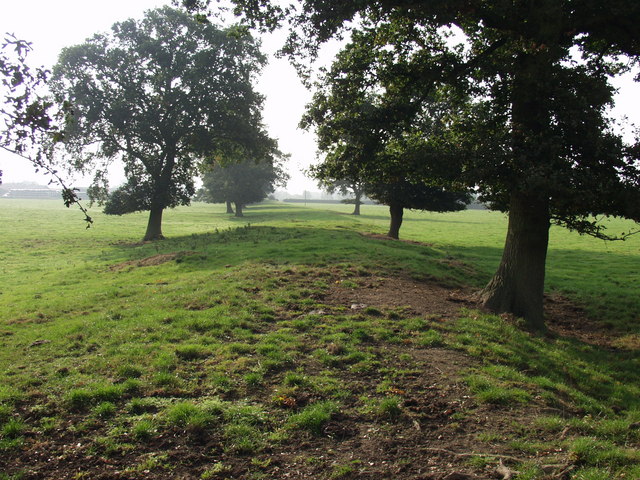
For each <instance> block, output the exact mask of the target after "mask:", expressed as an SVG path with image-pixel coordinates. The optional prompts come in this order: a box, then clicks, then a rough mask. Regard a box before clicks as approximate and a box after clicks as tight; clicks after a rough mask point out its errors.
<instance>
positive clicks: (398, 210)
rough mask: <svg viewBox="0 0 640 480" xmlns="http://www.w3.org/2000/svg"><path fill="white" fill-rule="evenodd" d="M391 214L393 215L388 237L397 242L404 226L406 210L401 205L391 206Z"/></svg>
mask: <svg viewBox="0 0 640 480" xmlns="http://www.w3.org/2000/svg"><path fill="white" fill-rule="evenodd" d="M389 213H390V214H391V222H390V223H389V233H387V236H389V237H391V238H395V239H396V240H397V239H398V238H399V234H400V226H401V225H402V215H403V214H404V208H403V207H401V206H399V205H389Z"/></svg>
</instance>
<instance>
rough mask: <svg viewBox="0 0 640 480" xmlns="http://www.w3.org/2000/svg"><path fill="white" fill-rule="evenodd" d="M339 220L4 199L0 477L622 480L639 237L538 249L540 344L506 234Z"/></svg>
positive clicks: (0, 206)
mask: <svg viewBox="0 0 640 480" xmlns="http://www.w3.org/2000/svg"><path fill="white" fill-rule="evenodd" d="M351 208H352V207H351V206H347V205H314V206H300V205H289V204H282V203H278V202H273V203H264V204H260V205H254V206H250V207H249V208H248V209H247V210H246V212H245V217H244V218H240V219H237V218H234V217H230V216H228V215H226V214H225V213H224V209H223V206H222V205H208V204H194V205H192V206H191V207H181V208H177V209H175V210H169V211H167V212H166V213H165V222H164V227H163V230H164V234H165V236H166V237H167V239H166V240H164V241H161V242H155V243H141V242H140V241H139V240H140V239H141V238H142V236H143V234H144V228H145V226H146V220H147V215H146V214H144V213H140V214H132V215H126V216H122V217H107V216H104V215H102V214H101V213H100V212H99V211H98V210H97V209H96V210H94V211H92V215H93V217H94V220H95V224H94V226H92V227H91V228H90V229H88V230H87V229H85V228H84V224H83V223H82V216H81V215H80V213H79V212H77V211H75V210H73V209H70V210H68V209H65V208H64V207H63V206H62V205H61V202H57V201H26V200H23V201H14V200H6V199H2V200H0V221H1V224H2V230H1V231H0V259H1V263H0V269H1V270H2V271H1V275H2V277H1V278H2V284H1V286H0V342H1V345H2V348H0V453H1V455H0V472H4V473H0V479H18V478H24V479H36V478H37V479H44V478H51V479H60V478H77V479H82V478H87V479H89V478H90V479H99V478H105V479H106V478H122V479H129V478H132V479H133V478H158V479H160V478H200V479H225V478H238V479H240V478H242V479H259V478H294V479H302V478H314V479H340V478H345V479H346V478H362V479H380V478H394V479H418V478H430V479H441V478H445V477H446V476H447V475H449V476H451V475H452V474H459V475H468V477H459V478H518V479H543V478H573V479H582V480H595V479H609V478H620V479H623V478H625V479H629V478H640V450H639V448H638V446H639V441H640V428H639V426H638V425H640V365H639V363H640V362H639V360H638V358H639V356H638V351H639V350H640V295H638V291H639V289H640V288H639V287H640V235H637V236H634V237H631V238H630V239H629V240H627V241H626V242H609V243H605V242H602V241H599V240H594V239H591V238H588V237H583V236H579V235H577V234H574V233H572V232H568V231H566V230H563V229H560V228H552V231H551V245H550V250H549V256H548V261H547V306H548V310H547V320H548V323H549V332H548V333H546V334H544V335H540V334H531V333H528V332H525V331H523V330H522V329H521V328H520V322H519V321H518V319H515V318H510V317H508V316H495V315H489V314H487V313H486V312H482V311H480V310H478V309H477V305H475V304H474V301H473V293H474V291H476V290H477V289H478V288H480V287H481V286H482V285H483V284H484V283H485V282H486V281H487V280H488V279H489V277H490V275H491V274H492V273H493V270H494V269H495V268H496V266H497V264H498V262H499V259H500V255H501V248H502V244H503V242H504V234H505V229H506V219H505V216H504V215H502V214H500V213H495V212H488V211H477V210H473V211H465V212H459V213H450V214H434V213H427V212H410V213H409V212H407V214H406V217H405V223H404V225H403V227H402V229H401V231H400V236H401V238H402V239H403V240H401V241H392V240H388V239H385V238H383V237H382V234H384V233H385V232H386V229H387V226H388V216H387V211H386V209H385V208H384V207H379V206H363V207H362V215H361V216H360V217H354V216H351V215H349V214H348V213H349V212H350V211H351ZM632 227H633V224H632V223H630V222H625V221H621V220H613V221H611V222H610V224H609V226H608V228H609V229H610V230H611V231H612V232H622V231H626V230H629V229H630V228H632ZM500 472H502V473H500ZM508 475H511V477H508Z"/></svg>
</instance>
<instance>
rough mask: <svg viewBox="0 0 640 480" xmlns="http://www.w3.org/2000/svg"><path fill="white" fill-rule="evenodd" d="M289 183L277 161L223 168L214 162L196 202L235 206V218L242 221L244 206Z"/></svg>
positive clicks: (204, 178) (237, 164) (276, 159)
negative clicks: (224, 203)
mask: <svg viewBox="0 0 640 480" xmlns="http://www.w3.org/2000/svg"><path fill="white" fill-rule="evenodd" d="M278 153H279V152H278ZM288 179H289V176H288V174H287V173H286V172H285V171H284V170H283V168H282V164H281V162H280V161H279V159H278V158H277V157H270V158H266V159H262V160H260V161H255V160H245V161H242V162H231V163H226V164H222V163H220V162H216V163H214V165H213V166H212V167H211V168H210V169H209V170H207V171H206V172H205V173H204V175H203V177H202V183H203V185H202V190H201V191H200V195H199V199H200V200H203V201H205V202H211V203H223V202H231V203H234V204H235V207H236V210H235V215H236V217H242V216H243V213H242V210H243V207H244V206H246V205H248V204H251V203H256V202H260V201H262V200H264V199H265V198H267V196H268V195H269V194H270V193H273V192H274V191H275V188H276V187H277V186H285V185H286V183H287V180H288Z"/></svg>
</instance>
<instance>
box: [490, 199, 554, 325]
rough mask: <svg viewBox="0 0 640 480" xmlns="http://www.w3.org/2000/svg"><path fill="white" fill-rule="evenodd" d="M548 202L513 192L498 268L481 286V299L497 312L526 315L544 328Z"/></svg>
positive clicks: (532, 321) (531, 321) (532, 322)
mask: <svg viewBox="0 0 640 480" xmlns="http://www.w3.org/2000/svg"><path fill="white" fill-rule="evenodd" d="M549 226H550V219H549V206H548V202H547V201H545V200H540V199H535V198H530V197H529V198H528V197H526V196H524V195H513V196H512V198H511V204H510V210H509V226H508V229H507V238H506V241H505V246H504V251H503V253H502V260H501V262H500V265H499V266H498V270H497V272H496V273H495V275H494V276H493V278H492V279H491V281H490V282H489V284H488V285H487V286H486V287H485V288H484V289H483V290H482V292H481V294H480V296H481V300H482V303H483V305H484V306H485V307H487V308H488V309H490V310H492V311H494V312H497V313H502V312H509V313H513V314H514V315H517V316H518V317H521V318H524V319H525V321H526V322H527V325H528V327H530V328H532V329H537V330H541V329H544V315H543V296H544V276H545V263H546V257H547V247H548V245H549Z"/></svg>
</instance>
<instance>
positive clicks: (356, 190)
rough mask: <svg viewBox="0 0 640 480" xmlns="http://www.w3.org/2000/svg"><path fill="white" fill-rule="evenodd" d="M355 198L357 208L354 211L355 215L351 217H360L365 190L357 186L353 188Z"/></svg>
mask: <svg viewBox="0 0 640 480" xmlns="http://www.w3.org/2000/svg"><path fill="white" fill-rule="evenodd" d="M351 189H352V190H353V196H354V197H355V204H356V206H355V208H354V209H353V213H352V214H351V215H360V205H362V201H361V200H362V195H363V194H364V192H363V190H362V189H361V188H360V187H358V186H357V184H356V185H354V186H352V187H351Z"/></svg>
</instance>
